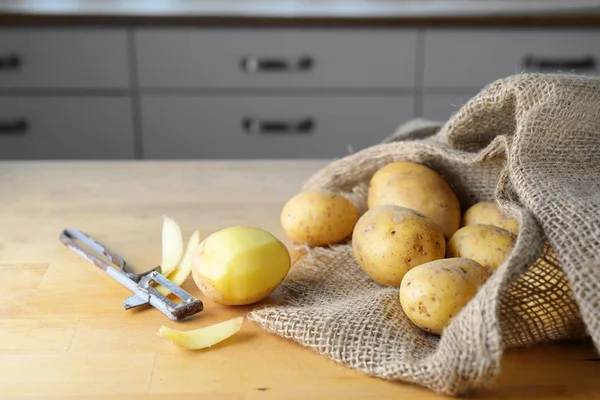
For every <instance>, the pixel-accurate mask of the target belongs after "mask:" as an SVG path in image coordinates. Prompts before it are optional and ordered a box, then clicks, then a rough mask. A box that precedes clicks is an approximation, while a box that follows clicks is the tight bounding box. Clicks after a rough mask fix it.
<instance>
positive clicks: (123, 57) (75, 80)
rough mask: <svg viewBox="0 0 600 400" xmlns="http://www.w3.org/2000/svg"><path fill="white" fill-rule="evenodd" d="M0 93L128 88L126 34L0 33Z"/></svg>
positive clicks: (28, 30)
mask: <svg viewBox="0 0 600 400" xmlns="http://www.w3.org/2000/svg"><path fill="white" fill-rule="evenodd" d="M0 88H29V89H41V88H44V89H81V88H87V89H127V88H129V65H128V49H127V38H126V32H125V30H115V29H60V28H55V29H52V28H21V29H7V28H5V29H0Z"/></svg>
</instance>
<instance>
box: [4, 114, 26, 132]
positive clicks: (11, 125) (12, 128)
mask: <svg viewBox="0 0 600 400" xmlns="http://www.w3.org/2000/svg"><path fill="white" fill-rule="evenodd" d="M28 130H29V123H28V122H27V120H26V119H25V118H17V119H15V120H13V121H0V135H16V134H24V133H26V132H27V131H28Z"/></svg>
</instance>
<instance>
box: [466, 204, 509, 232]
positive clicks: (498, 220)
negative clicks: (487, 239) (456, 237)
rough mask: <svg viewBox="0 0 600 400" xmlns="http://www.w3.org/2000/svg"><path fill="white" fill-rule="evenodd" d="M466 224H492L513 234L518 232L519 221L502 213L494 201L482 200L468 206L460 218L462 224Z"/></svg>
mask: <svg viewBox="0 0 600 400" xmlns="http://www.w3.org/2000/svg"><path fill="white" fill-rule="evenodd" d="M467 225H494V226H497V227H498V228H502V229H506V230H507V231H510V232H512V234H513V235H518V234H519V223H518V222H517V221H516V220H514V219H512V218H509V217H507V216H506V215H503V214H502V211H500V208H499V207H498V206H497V205H496V203H493V202H491V201H482V202H480V203H476V204H473V205H472V206H471V207H469V209H468V210H467V211H465V213H464V214H463V218H462V226H467Z"/></svg>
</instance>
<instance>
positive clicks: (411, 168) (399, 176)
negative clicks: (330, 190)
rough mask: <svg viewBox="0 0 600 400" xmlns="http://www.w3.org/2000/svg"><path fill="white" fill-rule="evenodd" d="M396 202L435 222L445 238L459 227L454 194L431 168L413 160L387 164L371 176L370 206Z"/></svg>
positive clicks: (458, 209)
mask: <svg viewBox="0 0 600 400" xmlns="http://www.w3.org/2000/svg"><path fill="white" fill-rule="evenodd" d="M384 204H388V205H396V206H401V207H406V208H410V209H412V210H415V211H418V212H420V213H421V214H423V215H425V216H426V217H427V218H429V219H431V220H432V221H433V222H435V223H436V224H438V225H439V226H440V227H441V229H442V232H444V236H445V237H446V239H449V238H450V237H451V236H452V234H454V232H455V231H456V230H457V229H458V228H459V227H460V216H461V214H460V203H459V201H458V198H457V197H456V194H455V193H454V192H453V191H452V189H451V188H450V186H449V185H448V183H447V182H446V181H444V179H442V177H441V176H440V175H439V174H438V173H437V172H435V171H434V170H432V169H430V168H428V167H426V166H424V165H421V164H417V163H413V162H409V161H399V162H395V163H391V164H388V165H386V166H385V167H383V168H381V169H380V170H378V171H377V172H376V173H375V174H374V175H373V177H372V178H371V183H370V186H369V195H368V206H369V208H373V207H377V206H380V205H384Z"/></svg>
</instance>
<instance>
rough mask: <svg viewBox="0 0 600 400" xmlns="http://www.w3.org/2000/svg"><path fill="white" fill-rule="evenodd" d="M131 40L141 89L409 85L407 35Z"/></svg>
mask: <svg viewBox="0 0 600 400" xmlns="http://www.w3.org/2000/svg"><path fill="white" fill-rule="evenodd" d="M136 40H137V46H136V47H137V52H138V61H137V64H138V65H139V68H140V71H139V79H140V85H141V86H142V87H145V88H149V87H184V88H188V87H197V88H217V87H221V88H259V87H260V88H317V89H323V88H369V87H371V88H412V87H413V86H414V75H415V59H416V32H415V31H410V30H391V31H379V30H311V31H306V30H302V31H299V30H288V29H285V30H263V31H260V30H243V29H242V30H239V29H232V30H217V29H209V30H203V29H149V30H141V31H139V32H138V33H137V35H136Z"/></svg>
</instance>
